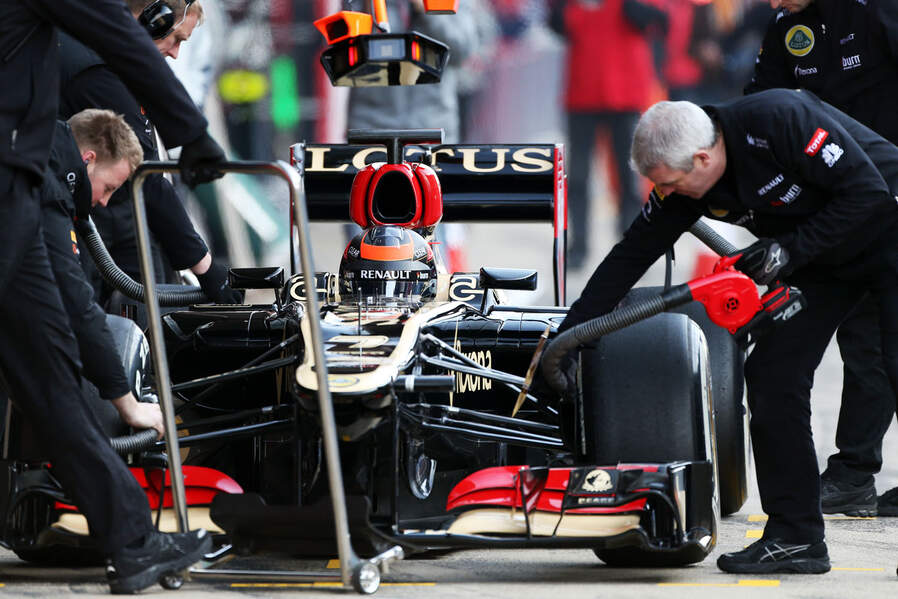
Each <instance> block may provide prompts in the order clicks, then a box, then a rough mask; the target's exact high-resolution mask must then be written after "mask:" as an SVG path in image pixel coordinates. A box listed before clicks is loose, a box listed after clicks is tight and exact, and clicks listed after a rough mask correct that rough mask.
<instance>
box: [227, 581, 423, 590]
mask: <svg viewBox="0 0 898 599" xmlns="http://www.w3.org/2000/svg"><path fill="white" fill-rule="evenodd" d="M436 584H437V583H435V582H382V583H380V586H382V587H433V586H436ZM342 586H343V583H342V582H233V583H231V588H241V589H246V588H253V589H294V588H308V587H342Z"/></svg>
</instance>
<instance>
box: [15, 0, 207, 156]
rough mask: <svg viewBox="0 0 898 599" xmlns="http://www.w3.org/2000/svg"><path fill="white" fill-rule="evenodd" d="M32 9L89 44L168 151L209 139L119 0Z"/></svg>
mask: <svg viewBox="0 0 898 599" xmlns="http://www.w3.org/2000/svg"><path fill="white" fill-rule="evenodd" d="M28 5H29V8H30V9H31V10H33V11H35V12H36V13H38V14H40V15H41V16H43V17H44V18H45V19H47V20H48V21H50V22H51V23H53V24H54V25H56V26H57V27H59V28H60V29H62V30H63V31H66V32H68V33H69V34H70V35H71V36H72V37H74V38H75V39H78V40H80V41H81V42H83V43H85V44H87V45H88V46H90V47H91V48H92V49H94V50H95V51H96V52H97V54H99V55H100V56H101V57H102V58H103V60H105V61H106V63H107V64H108V65H109V67H110V68H111V69H112V70H113V71H114V72H115V73H116V74H117V75H118V76H119V77H121V78H122V81H124V82H125V84H126V85H127V86H128V89H130V90H131V91H132V92H133V93H134V96H135V97H136V98H137V99H138V100H139V101H140V102H141V104H142V105H143V106H144V107H146V109H147V112H148V113H149V114H150V116H151V117H152V118H153V121H154V122H155V123H156V124H157V126H158V127H159V133H160V135H161V136H162V139H163V140H164V141H165V143H166V145H168V146H169V147H175V146H181V145H185V144H189V143H191V142H194V141H196V140H198V139H199V138H201V137H203V136H204V135H205V131H206V126H207V123H206V119H205V118H204V117H203V115H202V114H201V113H200V111H199V110H198V109H197V107H196V105H195V104H194V103H193V101H191V99H190V96H188V95H187V92H186V91H185V90H184V86H183V85H181V83H180V82H179V81H178V79H177V78H176V77H175V76H174V74H173V73H172V71H171V69H170V68H169V67H168V65H167V64H165V60H164V59H163V58H162V55H161V54H159V50H157V49H156V46H155V45H154V44H153V42H152V40H151V39H150V36H149V34H148V33H147V32H146V30H144V29H143V27H141V26H140V24H139V23H138V22H137V19H135V18H134V17H133V16H131V14H130V13H129V12H128V9H127V8H126V7H125V3H124V2H122V1H121V0H92V1H91V2H84V1H83V0H31V1H30V2H29V3H28Z"/></svg>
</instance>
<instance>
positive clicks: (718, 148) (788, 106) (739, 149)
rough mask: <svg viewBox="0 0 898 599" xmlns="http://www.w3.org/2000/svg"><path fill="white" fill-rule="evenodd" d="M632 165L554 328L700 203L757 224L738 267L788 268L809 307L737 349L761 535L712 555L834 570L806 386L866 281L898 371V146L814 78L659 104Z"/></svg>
mask: <svg viewBox="0 0 898 599" xmlns="http://www.w3.org/2000/svg"><path fill="white" fill-rule="evenodd" d="M631 164H632V165H633V166H634V168H635V169H636V170H638V171H639V172H640V173H642V174H643V175H645V176H647V177H648V178H649V179H651V180H652V181H653V182H654V183H655V189H654V191H653V192H652V194H651V196H650V198H649V202H648V203H647V204H646V205H645V207H644V209H643V212H642V215H641V216H640V217H638V218H637V219H636V220H635V221H634V222H633V224H632V225H631V226H630V228H629V229H628V230H627V232H626V234H625V236H624V239H623V240H622V241H621V242H620V243H618V244H617V245H616V246H615V247H614V248H613V249H612V250H611V252H610V254H609V255H608V256H607V257H606V258H605V260H604V261H603V262H602V263H601V264H600V265H599V267H598V268H597V269H596V271H595V273H594V274H593V275H592V277H591V278H590V280H589V282H588V283H587V285H586V288H585V289H584V291H583V295H582V296H581V297H580V298H579V299H578V300H577V301H576V302H575V303H574V304H573V306H571V309H570V312H569V313H568V316H567V317H566V318H565V320H564V322H563V323H562V324H561V327H560V329H561V330H565V329H568V328H570V327H571V326H574V325H576V324H579V323H581V322H583V321H586V320H588V319H590V318H593V317H595V316H599V315H601V314H604V313H606V312H608V311H610V310H611V309H613V308H614V306H615V305H616V304H617V303H618V301H619V300H620V299H621V298H622V297H623V296H624V294H625V293H626V292H627V290H628V289H629V288H630V287H631V286H632V285H633V284H634V283H636V281H637V280H638V279H639V278H640V276H642V274H643V273H644V272H645V271H646V269H647V268H648V267H649V266H650V265H651V264H652V263H653V262H655V260H656V259H657V258H658V257H659V256H661V255H662V254H663V253H664V251H665V250H667V249H668V248H670V247H671V245H672V244H673V243H674V242H675V241H676V240H677V238H678V237H679V236H680V235H681V234H682V233H683V232H684V231H686V230H687V229H688V228H689V227H690V226H691V225H692V223H694V222H695V221H696V219H698V218H699V217H700V216H707V217H709V218H714V219H718V220H724V221H727V222H730V223H734V224H737V225H741V226H743V227H746V228H747V229H749V230H750V231H751V232H753V233H754V234H755V235H757V236H758V237H759V240H758V241H757V242H756V243H754V244H752V245H750V246H749V247H747V248H745V249H744V250H742V251H741V252H740V253H739V255H740V258H739V260H738V261H737V262H736V264H735V266H736V268H737V269H739V270H741V271H743V272H745V273H746V274H747V275H749V276H750V277H752V278H753V279H754V280H755V281H756V282H757V283H759V284H761V285H769V284H771V283H773V282H775V281H777V280H780V279H785V280H786V281H788V282H789V283H790V284H793V285H795V286H797V287H798V288H799V289H801V290H802V292H803V293H804V294H805V296H806V298H807V302H808V306H807V308H806V309H805V310H803V311H802V312H799V313H798V314H797V315H795V316H793V317H792V318H791V319H790V320H788V321H786V322H784V323H782V324H780V325H779V326H778V327H775V328H774V329H772V330H771V331H770V332H769V333H767V334H766V335H764V336H761V337H760V338H759V339H758V340H757V343H756V345H755V347H754V349H753V351H752V352H751V354H750V356H749V358H748V360H747V361H746V364H745V377H746V382H747V387H748V401H749V406H750V408H751V437H752V446H753V448H754V454H755V464H756V468H757V478H758V487H759V489H760V493H761V504H762V506H763V508H764V511H765V512H766V513H767V514H768V516H769V518H768V521H767V525H766V527H765V529H764V535H763V537H762V538H761V539H760V540H759V541H757V542H755V543H753V544H752V545H750V546H749V547H747V548H746V549H744V550H742V551H739V552H736V553H728V554H725V555H722V556H721V557H720V558H719V559H718V561H717V564H718V566H719V567H720V568H721V569H722V570H724V571H726V572H744V573H767V572H798V573H822V572H827V571H828V570H829V569H830V563H829V557H828V553H827V549H826V544H825V542H824V525H823V516H822V514H821V511H820V478H819V474H818V470H817V458H816V454H815V450H814V443H813V439H812V436H811V423H810V390H811V385H812V382H813V375H814V370H815V369H816V367H817V365H818V364H819V363H820V359H821V357H822V355H823V352H824V350H825V348H826V346H827V343H828V342H829V340H830V338H831V337H832V335H833V333H834V332H835V330H836V328H837V327H838V325H839V323H840V322H841V321H842V319H844V318H845V316H846V314H848V313H849V312H850V311H851V309H852V308H853V307H854V306H855V305H856V304H857V303H858V302H859V301H861V299H862V297H863V296H864V294H865V293H867V292H868V291H871V290H873V291H876V292H877V294H878V298H879V300H880V303H879V308H880V317H881V331H882V342H883V354H884V361H885V365H886V370H887V372H888V373H889V376H890V379H891V381H892V384H893V386H895V385H896V382H898V381H896V379H898V197H896V194H898V148H896V147H895V146H893V145H892V144H890V143H889V142H888V141H886V140H885V139H883V138H882V137H880V136H879V135H877V134H876V133H874V132H873V131H871V130H870V129H868V128H867V127H865V126H863V125H861V124H860V123H858V122H857V121H855V120H854V119H852V118H850V117H848V116H847V115H845V114H844V113H842V112H840V111H838V110H836V109H835V108H833V107H832V106H829V105H828V104H826V103H824V102H822V101H821V100H819V99H818V98H817V97H816V96H814V95H813V94H811V93H809V92H805V91H793V90H783V89H775V90H768V91H764V92H759V93H757V94H752V95H749V96H746V97H743V98H738V99H735V100H729V101H727V102H723V103H721V104H717V105H714V106H708V107H705V108H704V109H703V108H699V107H698V106H696V105H695V104H692V103H689V102H660V103H658V104H656V105H654V106H653V107H652V108H650V109H649V110H648V111H647V112H646V113H645V114H643V115H642V116H641V117H640V120H639V123H638V125H637V127H636V131H635V134H634V138H633V146H632V149H631ZM895 388H898V386H895ZM893 397H894V395H893Z"/></svg>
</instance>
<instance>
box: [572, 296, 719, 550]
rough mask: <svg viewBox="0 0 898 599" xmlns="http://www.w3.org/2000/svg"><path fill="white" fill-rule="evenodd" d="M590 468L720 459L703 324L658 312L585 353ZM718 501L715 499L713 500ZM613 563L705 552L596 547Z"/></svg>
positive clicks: (584, 368)
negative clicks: (716, 452)
mask: <svg viewBox="0 0 898 599" xmlns="http://www.w3.org/2000/svg"><path fill="white" fill-rule="evenodd" d="M581 360H582V376H583V390H584V398H583V406H582V409H583V415H584V423H585V426H584V431H583V432H584V435H583V439H584V441H585V448H586V459H587V461H588V463H594V464H615V463H618V462H630V463H632V462H636V463H639V462H649V463H651V462H659V463H666V462H674V461H680V460H691V461H702V460H710V461H712V463H713V462H714V452H713V447H712V444H711V435H712V433H711V430H712V429H711V417H710V413H709V412H710V404H709V403H708V402H709V396H710V392H711V391H710V366H709V364H708V349H707V345H706V342H705V338H704V335H703V334H702V332H701V329H700V328H699V326H698V325H697V324H696V323H694V322H693V321H692V320H690V319H689V318H688V317H687V316H685V315H683V314H659V315H657V316H654V317H652V318H650V319H648V320H645V321H643V322H640V323H637V324H635V325H633V326H630V327H627V328H625V329H622V330H620V331H617V332H615V333H612V334H610V335H607V336H605V337H603V338H602V339H600V340H599V341H598V342H597V343H596V345H595V347H594V348H586V349H584V350H583V351H582V352H581ZM711 500H712V501H714V499H713V498H712V499H711ZM595 553H596V555H597V556H598V557H599V559H601V560H602V561H604V562H605V563H607V564H609V565H613V566H639V567H659V566H670V567H673V566H683V565H687V564H689V563H694V562H695V561H697V560H701V559H702V558H703V557H704V555H700V556H698V557H696V556H692V555H690V556H685V555H681V554H671V553H659V552H653V551H651V550H648V549H643V548H640V547H623V548H615V549H596V550H595Z"/></svg>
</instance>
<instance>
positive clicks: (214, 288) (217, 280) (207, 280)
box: [196, 260, 243, 304]
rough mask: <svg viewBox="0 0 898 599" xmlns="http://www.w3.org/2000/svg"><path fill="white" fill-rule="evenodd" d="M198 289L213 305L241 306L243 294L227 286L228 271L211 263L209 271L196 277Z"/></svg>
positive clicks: (213, 262)
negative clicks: (198, 283) (198, 284)
mask: <svg viewBox="0 0 898 599" xmlns="http://www.w3.org/2000/svg"><path fill="white" fill-rule="evenodd" d="M196 278H197V279H199V282H200V287H202V288H203V293H205V294H206V297H208V298H209V299H210V300H212V302H213V303H216V304H242V303H243V292H242V291H238V290H236V289H231V286H230V285H228V269H227V268H225V267H224V266H222V265H221V264H218V263H216V262H215V260H213V261H212V264H211V265H210V266H209V270H207V271H206V272H204V273H203V274H201V275H197V276H196Z"/></svg>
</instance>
